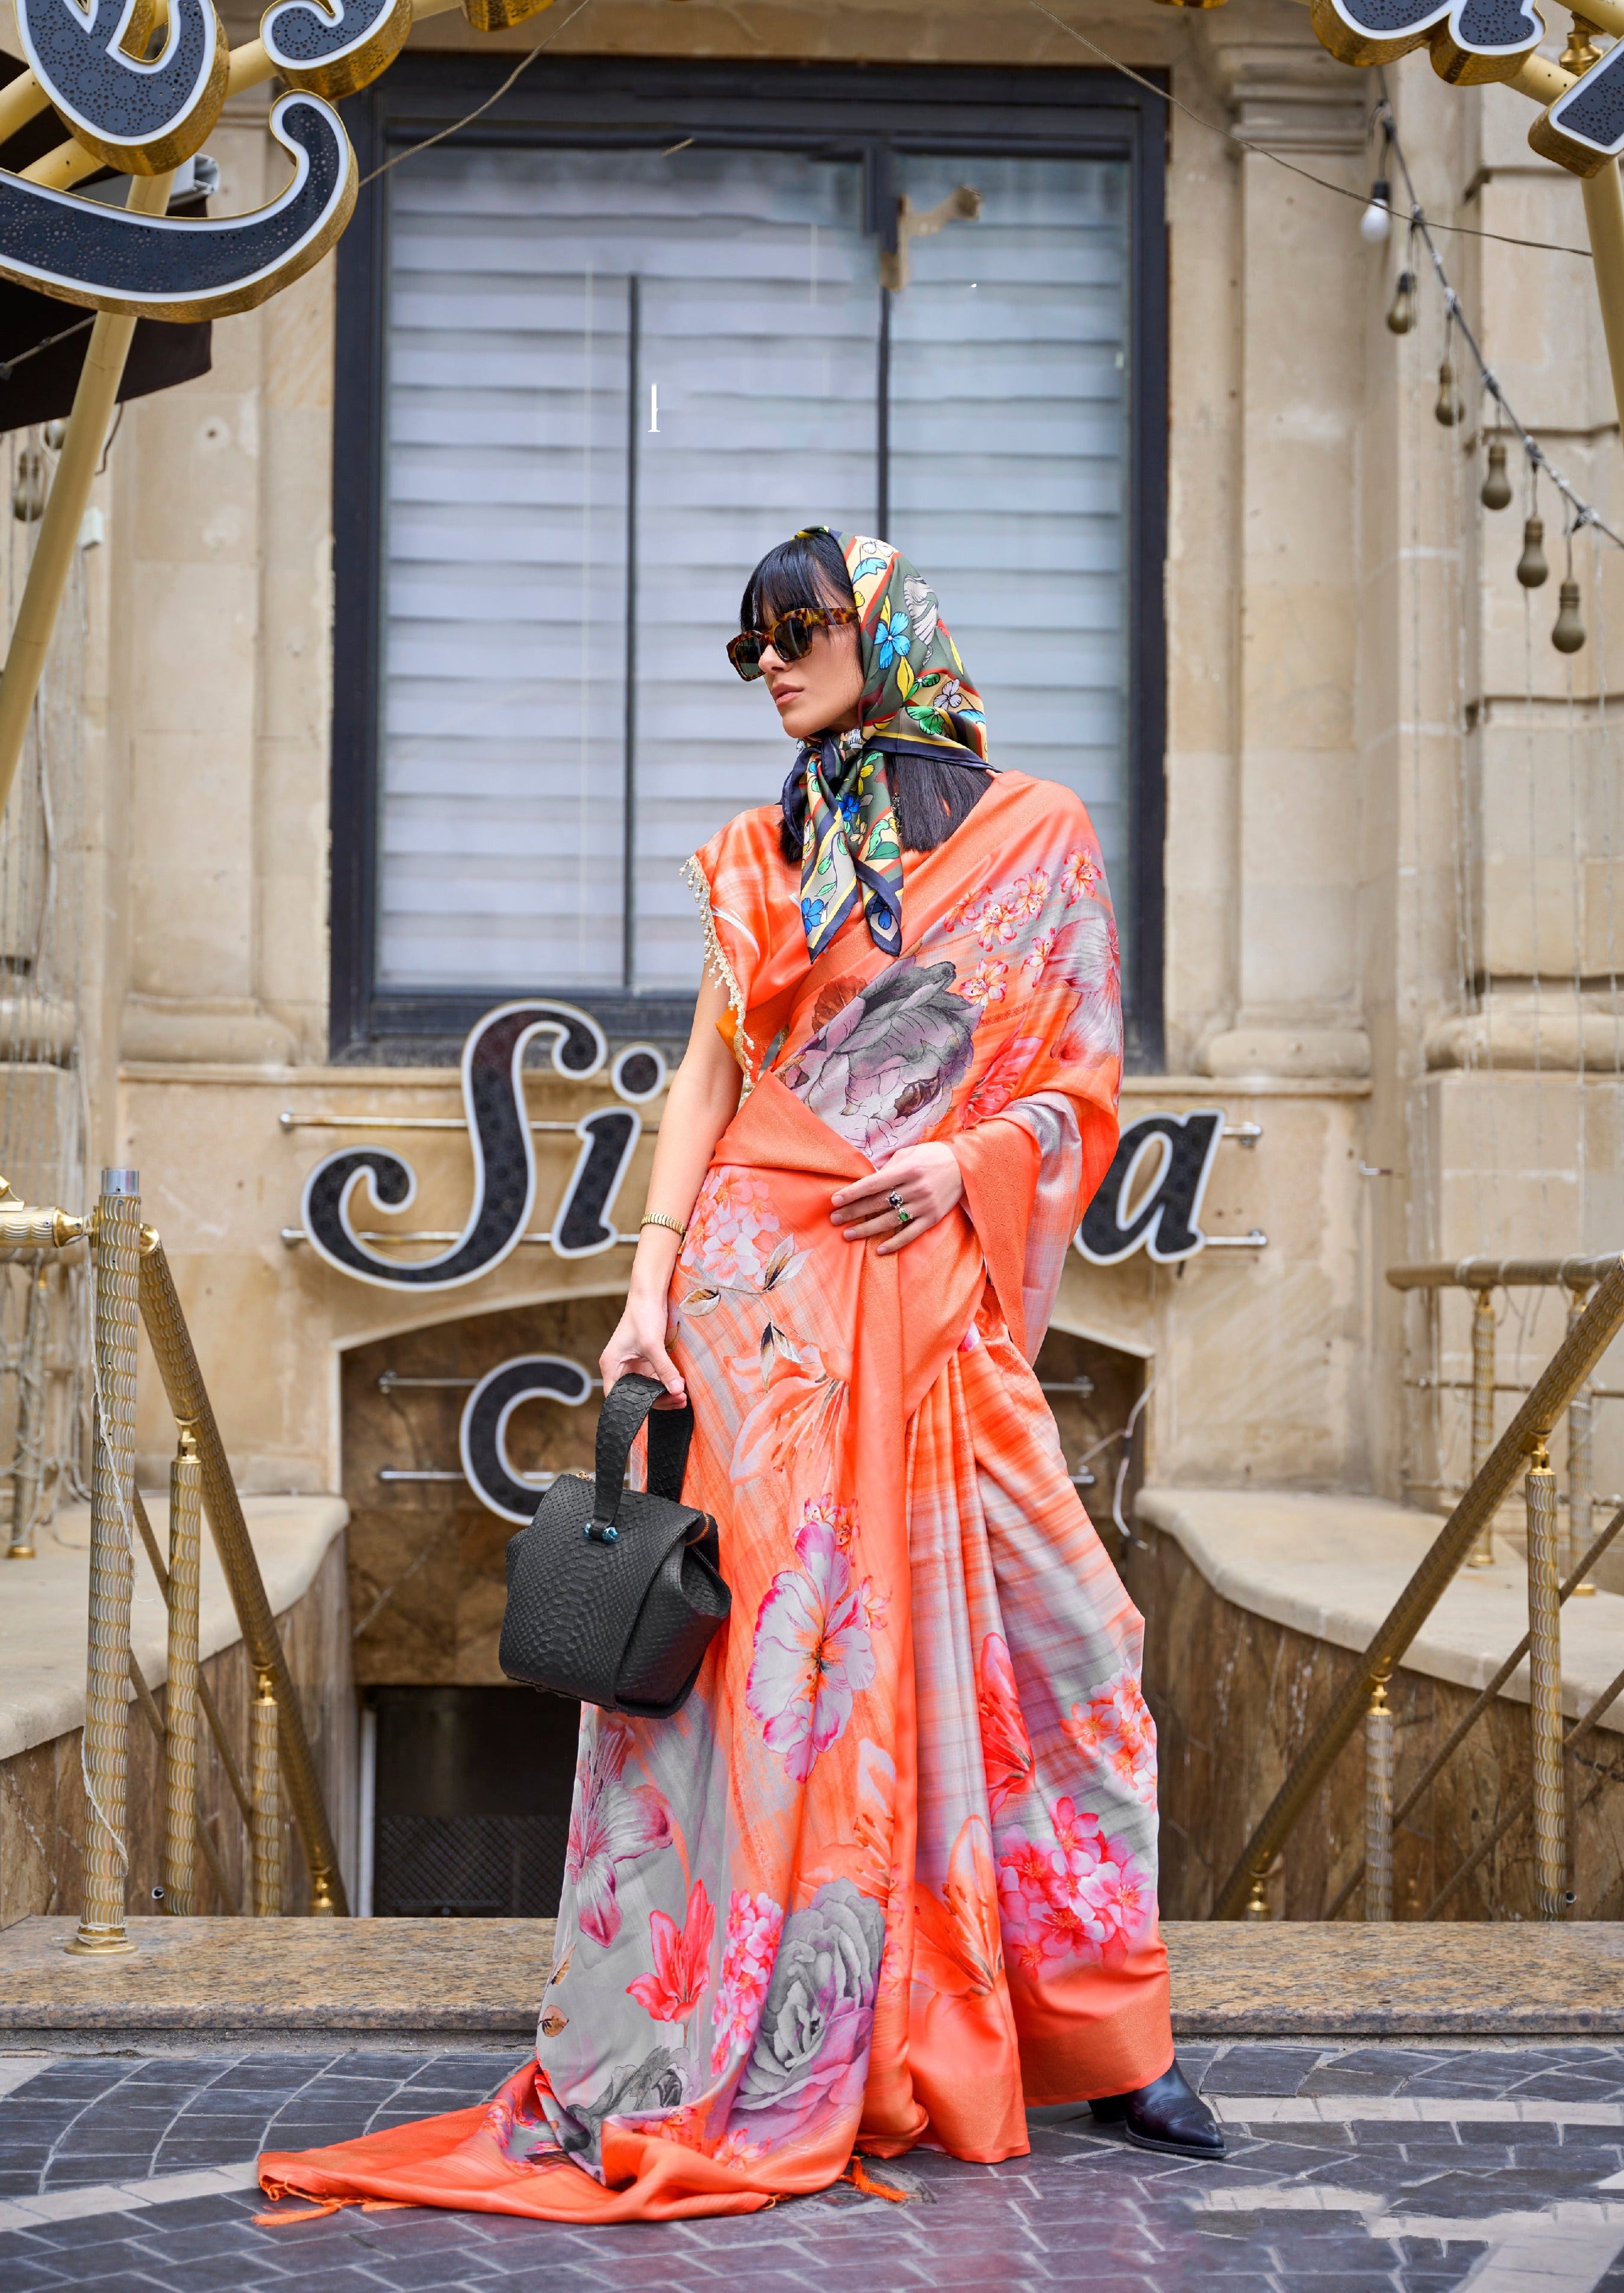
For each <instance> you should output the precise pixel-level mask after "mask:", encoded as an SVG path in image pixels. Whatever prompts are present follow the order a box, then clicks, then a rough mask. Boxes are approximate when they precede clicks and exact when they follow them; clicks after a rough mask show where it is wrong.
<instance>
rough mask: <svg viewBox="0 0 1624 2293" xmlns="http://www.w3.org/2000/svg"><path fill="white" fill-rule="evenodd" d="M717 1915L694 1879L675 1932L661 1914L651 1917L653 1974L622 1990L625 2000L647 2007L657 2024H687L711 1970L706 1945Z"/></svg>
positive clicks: (702, 1888)
mask: <svg viewBox="0 0 1624 2293" xmlns="http://www.w3.org/2000/svg"><path fill="white" fill-rule="evenodd" d="M715 1932H716V1914H715V1912H714V1911H713V1910H712V1909H711V1898H710V1897H709V1895H707V1894H706V1892H705V1890H704V1884H703V1882H702V1881H701V1880H698V1879H695V1881H694V1884H693V1886H692V1888H691V1889H690V1890H689V1892H688V1912H687V1917H686V1920H685V1921H684V1923H683V1924H682V1925H681V1926H680V1927H678V1924H677V1923H676V1921H675V1920H674V1919H672V1918H670V1917H669V1916H667V1914H666V1913H665V1912H664V1911H652V1912H651V1913H650V1914H649V1921H648V1940H649V1947H650V1949H652V1950H653V1952H654V1973H652V1974H640V1975H638V1977H637V1981H635V1982H629V1983H628V1984H627V1985H626V1990H627V1995H628V1997H632V1998H636V1999H638V2000H640V2001H641V2003H642V2004H643V2005H645V2006H646V2007H647V2009H648V2011H649V2013H651V2014H652V2015H653V2016H654V2020H655V2022H686V2021H687V2019H688V2017H689V2015H690V2014H691V2013H693V2012H694V2008H695V2006H697V2005H698V2004H699V2001H700V1997H701V1995H702V1992H703V1990H704V1987H705V1978H706V1975H707V1973H709V1970H710V1965H711V1937H712V1936H713V1935H714V1933H715Z"/></svg>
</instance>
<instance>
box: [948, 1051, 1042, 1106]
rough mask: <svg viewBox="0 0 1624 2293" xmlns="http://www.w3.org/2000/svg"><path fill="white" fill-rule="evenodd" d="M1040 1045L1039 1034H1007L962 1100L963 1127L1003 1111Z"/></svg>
mask: <svg viewBox="0 0 1624 2293" xmlns="http://www.w3.org/2000/svg"><path fill="white" fill-rule="evenodd" d="M1042 1049H1043V1037H1042V1036H1041V1035H1013V1036H1011V1039H1010V1041H1008V1042H1007V1043H1005V1045H1004V1046H1003V1049H1002V1050H1001V1051H1000V1052H999V1053H998V1054H997V1056H996V1057H995V1058H993V1059H991V1060H989V1061H988V1063H987V1071H986V1073H985V1074H983V1075H982V1077H981V1080H980V1082H978V1083H977V1085H976V1087H975V1089H974V1090H972V1091H971V1092H970V1097H969V1098H967V1099H966V1100H965V1102H964V1123H965V1126H966V1127H967V1128H968V1126H969V1125H970V1124H971V1123H973V1122H986V1121H987V1119H988V1117H989V1116H990V1115H994V1114H1003V1110H1004V1108H1005V1107H1006V1106H1008V1105H1009V1103H1010V1101H1011V1099H1012V1098H1015V1097H1016V1095H1017V1094H1018V1093H1019V1090H1020V1086H1021V1084H1022V1083H1023V1082H1025V1081H1026V1079H1027V1074H1028V1073H1029V1072H1030V1070H1031V1067H1032V1064H1033V1061H1034V1060H1035V1058H1036V1057H1037V1056H1038V1053H1039V1052H1040V1051H1041V1050H1042Z"/></svg>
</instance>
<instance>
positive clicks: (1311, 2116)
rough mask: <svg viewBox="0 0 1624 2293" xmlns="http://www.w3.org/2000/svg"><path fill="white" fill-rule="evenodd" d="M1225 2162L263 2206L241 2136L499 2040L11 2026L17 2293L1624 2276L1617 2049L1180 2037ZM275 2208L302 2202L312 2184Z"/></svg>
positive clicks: (9, 2269)
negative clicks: (526, 2202) (352, 2041)
mask: <svg viewBox="0 0 1624 2293" xmlns="http://www.w3.org/2000/svg"><path fill="white" fill-rule="evenodd" d="M1181 2060H1182V2062H1183V2063H1184V2066H1185V2070H1186V2072H1187V2074H1188V2075H1189V2076H1190V2078H1192V2079H1194V2080H1198V2082H1199V2084H1200V2086H1201V2088H1202V2091H1203V2092H1204V2093H1205V2094H1206V2095H1207V2096H1208V2098H1209V2099H1210V2100H1211V2102H1212V2103H1213V2105H1214V2108H1215V2109H1216V2110H1218V2111H1219V2112H1220V2114H1221V2115H1222V2118H1223V2119H1224V2122H1225V2129H1226V2133H1227V2136H1228V2139H1229V2143H1230V2155H1229V2159H1228V2160H1227V2161H1226V2162H1225V2163H1224V2164H1223V2165H1222V2166H1189V2165H1184V2164H1181V2163H1180V2162H1178V2161H1177V2160H1174V2159H1160V2158H1155V2157H1150V2156H1147V2155H1146V2154H1144V2153H1143V2152H1141V2151H1135V2150H1132V2149H1130V2148H1128V2147H1127V2146H1126V2144H1125V2143H1123V2142H1122V2141H1121V2140H1120V2139H1119V2138H1118V2137H1117V2135H1115V2134H1114V2133H1111V2132H1109V2131H1100V2132H1096V2131H1094V2130H1092V2123H1091V2121H1089V2120H1088V2119H1082V2120H1080V2121H1073V2122H1070V2123H1068V2124H1063V2125H1059V2126H1056V2125H1052V2124H1043V2125H1039V2124H1034V2126H1033V2127H1032V2154H1031V2156H1030V2157H1029V2158H1022V2159H1012V2160H1011V2161H1010V2162H1009V2163H1008V2164H1006V2165H1003V2166H966V2165H961V2164H959V2163H957V2162H956V2161H954V2160H953V2159H946V2158H939V2157H935V2156H932V2155H930V2154H929V2153H927V2152H924V2151H914V2153H913V2154H912V2155H911V2156H910V2157H908V2158H906V2159H902V2160H899V2161H897V2163H895V2164H891V2165H887V2166H884V2167H876V2168H875V2169H874V2170H875V2172H876V2174H877V2175H879V2176H882V2177H883V2178H885V2179H887V2180H889V2182H890V2183H891V2184H892V2185H893V2186H894V2187H897V2188H899V2189H901V2190H902V2191H903V2192H905V2196H906V2199H907V2200H908V2202H907V2203H905V2204H903V2205H896V2204H890V2203H887V2202H886V2201H885V2200H881V2199H879V2198H873V2197H867V2196H862V2195H859V2194H858V2193H857V2192H856V2191H855V2190H853V2189H851V2188H849V2187H841V2188H839V2189H837V2190H834V2191H832V2192H827V2193H825V2194H824V2195H823V2196H820V2197H816V2198H805V2199H800V2200H792V2201H788V2202H786V2203H784V2204H782V2205H779V2206H777V2207H775V2208H771V2209H770V2210H768V2211H767V2212H765V2213H761V2214H758V2215H754V2216H745V2217H743V2218H742V2219H738V2220H717V2221H699V2222H691V2223H660V2224H634V2225H628V2226H625V2227H620V2228H613V2229H602V2230H595V2231H583V2230H577V2229H570V2228H565V2227H563V2226H560V2225H556V2224H551V2223H545V2222H541V2223H538V2222H529V2221H520V2220H516V2219H515V2218H513V2217H512V2216H492V2215H479V2214H446V2213H438V2212H434V2211H427V2210H425V2211H407V2210H402V2211H398V2212H383V2213H377V2214H367V2213H362V2212H361V2211H359V2210H358V2209H354V2208H346V2209H345V2210H343V2211H341V2212H338V2213H335V2214H331V2215H328V2216H324V2217H322V2218H320V2219H317V2220H306V2221H303V2222H288V2223H285V2224H282V2225H280V2226H272V2227H263V2228H256V2226H255V2224H254V2222H253V2219H252V2216H254V2215H255V2214H256V2212H261V2211H264V2200H262V2199H261V2198H260V2197H259V2196H258V2194H257V2193H256V2191H255V2189H254V2186H253V2170H252V2159H253V2158H254V2156H255V2153H256V2151H258V2150H260V2149H262V2148H264V2147H274V2148H277V2149H299V2148H306V2147H309V2146H311V2145H313V2144H315V2143H321V2142H329V2141H333V2140H336V2139H338V2138H340V2137H343V2136H346V2135H355V2134H359V2133H361V2132H363V2131H364V2130H366V2129H367V2128H369V2127H383V2126H391V2125H395V2124H398V2123H399V2122H400V2121H402V2119H410V2118H417V2117H421V2116H424V2115H425V2114H426V2113H428V2112H430V2111H437V2110H451V2109H458V2108H461V2107H464V2106H466V2105H467V2103H472V2102H475V2101H477V2100H479V2099H481V2098H482V2097H483V2096H484V2095H485V2094H489V2093H490V2092H491V2089H492V2088H493V2087H494V2086H496V2085H498V2084H499V2081H500V2079H501V2078H502V2077H503V2076H504V2075H505V2074H506V2073H507V2071H508V2070H509V2069H510V2068H511V2067H512V2057H511V2056H510V2055H508V2054H493V2053H490V2052H484V2051H473V2050H467V2049H462V2050H458V2051H455V2052H446V2053H441V2054H387V2053H378V2054H362V2053H353V2052H351V2053H345V2054H332V2055H329V2056H323V2055H321V2054H311V2053H308V2052H305V2053H294V2052H291V2051H286V2052H279V2051H277V2050H275V2049H273V2048H267V2049H266V2050H264V2052H262V2053H257V2054H214V2055H209V2054H198V2055H192V2056H183V2055H175V2054H167V2055H162V2056H149V2057H144V2058H142V2057H137V2056H134V2055H125V2056H116V2055H102V2056H78V2057H66V2056H44V2055H32V2056H19V2055H4V2054H0V2293H35V2289H36V2288H37V2289H39V2293H50V2289H54V2288H58V2287H69V2286H86V2287H89V2286H93V2287H95V2288H96V2289H97V2293H295V2289H296V2293H500V2289H502V2288H503V2287H506V2286H513V2287H523V2288H535V2289H538V2293H543V2289H544V2293H619V2289H621V2288H625V2289H626V2293H711V2289H713V2288H714V2289H717V2293H907V2289H910V2288H914V2287H918V2288H922V2289H929V2288H932V2287H940V2288H944V2289H946V2288H955V2289H956V2288H965V2289H973V2288H981V2287H985V2288H988V2289H992V2288H996V2289H998V2293H1024V2289H1027V2288H1030V2289H1031V2293H1040V2289H1043V2293H1047V2289H1052V2288H1055V2287H1074V2288H1082V2287H1094V2286H1101V2287H1109V2288H1111V2289H1112V2293H1116V2289H1118V2288H1122V2289H1140V2288H1147V2289H1148V2288H1152V2287H1154V2288H1156V2289H1157V2293H1181V2289H1183V2288H1185V2287H1195V2286H1201V2287H1204V2288H1205V2287H1208V2286H1214V2287H1219V2288H1222V2287H1223V2286H1225V2285H1232V2286H1234V2287H1235V2288H1236V2289H1237V2293H1240V2289H1242V2288H1245V2289H1247V2293H1252V2289H1258V2293H1263V2289H1277V2288H1280V2289H1283V2288H1287V2287H1290V2288H1302V2289H1305V2293H1375V2289H1378V2288H1384V2289H1393V2293H1446V2289H1452V2288H1455V2287H1463V2288H1464V2287H1466V2286H1470V2288H1471V2289H1472V2293H1592V2289H1604V2293H1624V2048H1619V2047H1612V2046H1547V2047H1529V2046H1518V2047H1503V2048H1502V2047H1474V2048H1456V2049H1445V2048H1441V2047H1440V2048H1436V2049H1432V2048H1417V2047H1376V2046H1364V2047H1351V2046H1285V2045H1279V2046H1274V2045H1263V2044H1233V2045H1229V2046H1188V2047H1186V2048H1185V2049H1184V2050H1183V2052H1182V2054H1181ZM280 2210H281V2211H282V2212H284V2213H288V2212H292V2211H294V2210H296V2208H294V2207H291V2206H286V2207H283V2208H280Z"/></svg>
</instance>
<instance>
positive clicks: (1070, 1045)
mask: <svg viewBox="0 0 1624 2293" xmlns="http://www.w3.org/2000/svg"><path fill="white" fill-rule="evenodd" d="M1050 963H1051V965H1052V967H1053V968H1057V969H1058V970H1059V971H1060V976H1061V977H1062V978H1063V979H1064V980H1065V981H1066V984H1067V985H1068V987H1071V988H1074V989H1075V990H1076V996H1077V1006H1076V1010H1075V1011H1074V1012H1073V1013H1072V1015H1071V1017H1070V1018H1069V1019H1068V1021H1067V1023H1066V1034H1065V1039H1064V1041H1062V1042H1061V1043H1060V1047H1059V1049H1057V1051H1056V1053H1055V1057H1057V1058H1058V1059H1059V1060H1060V1061H1061V1063H1062V1064H1064V1063H1066V1062H1067V1061H1071V1060H1078V1061H1081V1060H1092V1059H1110V1058H1120V1057H1121V1056H1122V962H1121V959H1120V956H1119V954H1118V952H1117V924H1116V920H1115V918H1114V917H1113V916H1112V914H1111V912H1110V911H1109V909H1108V908H1104V909H1099V908H1097V909H1095V910H1093V911H1092V912H1091V913H1090V914H1088V915H1086V916H1081V917H1079V918H1078V919H1077V920H1076V922H1075V923H1069V924H1067V925H1065V926H1063V928H1061V929H1060V932H1058V933H1057V934H1056V936H1055V943H1054V949H1053V952H1052V955H1051V957H1050Z"/></svg>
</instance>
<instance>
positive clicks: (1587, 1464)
mask: <svg viewBox="0 0 1624 2293" xmlns="http://www.w3.org/2000/svg"><path fill="white" fill-rule="evenodd" d="M1588 1295H1589V1292H1587V1291H1583V1290H1572V1291H1570V1292H1569V1293H1568V1327H1569V1329H1571V1328H1572V1327H1573V1325H1574V1323H1575V1322H1577V1321H1578V1319H1579V1316H1580V1315H1581V1314H1582V1313H1583V1312H1584V1310H1585V1300H1586V1299H1587V1297H1588ZM1595 1531H1596V1401H1595V1398H1594V1397H1593V1396H1592V1394H1591V1391H1590V1389H1589V1387H1588V1386H1587V1385H1581V1386H1580V1388H1579V1391H1578V1392H1577V1393H1576V1394H1575V1395H1574V1397H1573V1398H1572V1400H1571V1402H1570V1403H1569V1404H1568V1520H1567V1530H1566V1533H1565V1535H1563V1536H1562V1537H1561V1539H1560V1540H1559V1543H1558V1552H1557V1565H1558V1567H1559V1568H1560V1569H1561V1572H1562V1578H1563V1583H1564V1584H1565V1583H1566V1582H1567V1579H1568V1576H1569V1574H1570V1573H1571V1569H1572V1567H1573V1563H1574V1561H1575V1560H1578V1559H1579V1556H1580V1554H1582V1553H1586V1552H1589V1550H1590V1542H1591V1538H1592V1537H1593V1536H1594V1535H1595ZM1595 1590H1596V1587H1595V1585H1594V1584H1575V1586H1574V1587H1573V1594H1572V1597H1573V1598H1574V1599H1575V1600H1586V1599H1587V1598H1588V1597H1589V1596H1590V1594H1591V1593H1593V1592H1595Z"/></svg>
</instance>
